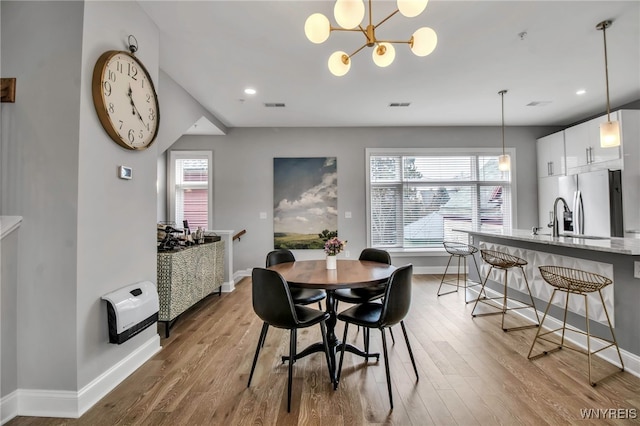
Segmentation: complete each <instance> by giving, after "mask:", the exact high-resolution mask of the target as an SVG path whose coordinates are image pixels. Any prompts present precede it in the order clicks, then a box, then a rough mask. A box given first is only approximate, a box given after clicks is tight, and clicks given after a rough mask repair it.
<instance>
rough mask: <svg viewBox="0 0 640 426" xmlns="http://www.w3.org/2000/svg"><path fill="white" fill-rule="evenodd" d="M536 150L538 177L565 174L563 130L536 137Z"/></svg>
mask: <svg viewBox="0 0 640 426" xmlns="http://www.w3.org/2000/svg"><path fill="white" fill-rule="evenodd" d="M536 150H537V154H538V177H539V178H543V177H549V176H564V175H565V174H566V168H565V148H564V132H557V133H553V134H551V135H549V136H545V137H543V138H540V139H538V141H537V143H536Z"/></svg>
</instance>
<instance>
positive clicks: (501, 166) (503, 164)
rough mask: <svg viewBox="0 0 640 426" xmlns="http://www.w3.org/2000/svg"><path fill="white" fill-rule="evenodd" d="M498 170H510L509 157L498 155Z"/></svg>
mask: <svg viewBox="0 0 640 426" xmlns="http://www.w3.org/2000/svg"><path fill="white" fill-rule="evenodd" d="M498 170H500V171H501V172H508V171H509V170H511V157H509V156H508V155H506V154H505V155H501V156H499V157H498Z"/></svg>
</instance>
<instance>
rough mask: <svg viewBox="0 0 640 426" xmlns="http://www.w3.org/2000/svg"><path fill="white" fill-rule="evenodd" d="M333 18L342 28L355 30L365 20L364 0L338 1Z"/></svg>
mask: <svg viewBox="0 0 640 426" xmlns="http://www.w3.org/2000/svg"><path fill="white" fill-rule="evenodd" d="M333 16H335V18H336V22H337V23H338V25H340V26H341V27H342V28H345V29H352V28H355V27H357V26H358V25H360V23H361V22H362V19H363V18H364V2H363V1H362V0H336V4H335V6H334V7H333Z"/></svg>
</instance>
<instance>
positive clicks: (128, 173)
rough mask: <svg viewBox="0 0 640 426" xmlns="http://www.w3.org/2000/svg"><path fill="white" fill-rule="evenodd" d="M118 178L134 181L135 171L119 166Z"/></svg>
mask: <svg viewBox="0 0 640 426" xmlns="http://www.w3.org/2000/svg"><path fill="white" fill-rule="evenodd" d="M118 177H119V178H120V179H133V170H132V169H131V167H127V166H119V167H118Z"/></svg>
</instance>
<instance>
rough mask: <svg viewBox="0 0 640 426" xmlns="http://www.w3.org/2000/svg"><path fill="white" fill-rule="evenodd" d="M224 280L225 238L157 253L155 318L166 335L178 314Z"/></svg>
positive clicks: (212, 290)
mask: <svg viewBox="0 0 640 426" xmlns="http://www.w3.org/2000/svg"><path fill="white" fill-rule="evenodd" d="M223 280H224V241H217V242H215V243H208V244H200V245H195V246H191V247H188V248H185V249H182V250H178V251H173V252H161V253H158V297H159V299H160V312H159V314H158V321H159V322H164V323H165V337H169V330H170V328H171V327H172V326H173V324H174V323H175V321H176V320H177V319H178V316H179V315H180V314H182V313H183V312H185V311H186V310H187V309H189V308H190V307H192V306H193V305H195V304H196V303H198V302H199V301H201V300H202V299H204V298H205V297H207V296H208V295H210V294H212V293H213V292H214V291H215V290H217V293H218V295H220V294H221V292H222V282H223Z"/></svg>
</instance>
